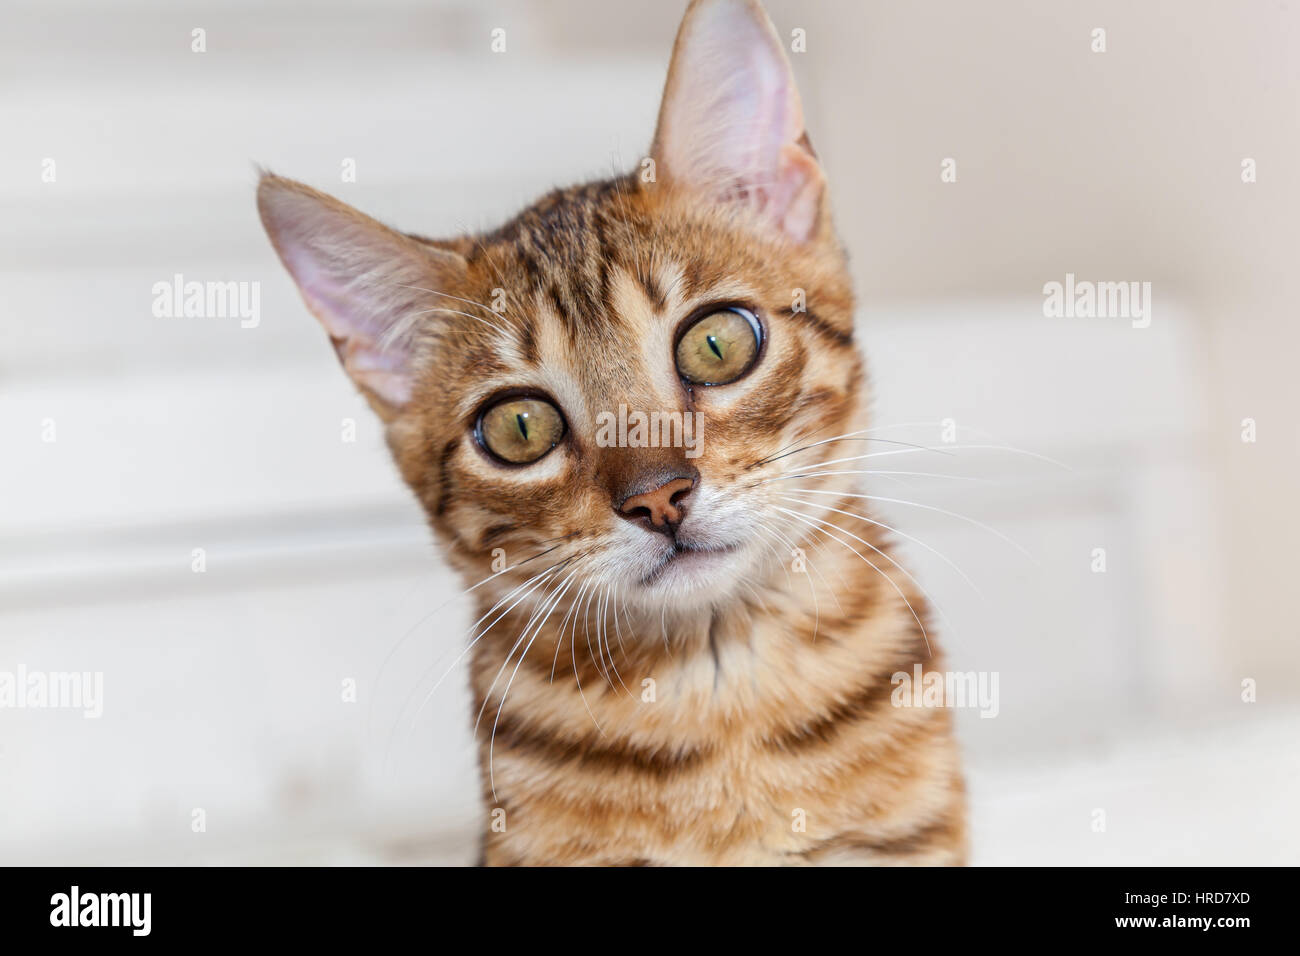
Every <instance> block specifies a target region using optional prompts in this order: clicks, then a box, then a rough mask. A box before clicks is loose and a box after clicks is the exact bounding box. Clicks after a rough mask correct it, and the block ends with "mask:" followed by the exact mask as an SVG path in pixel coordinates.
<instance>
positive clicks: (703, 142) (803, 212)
mask: <svg viewBox="0 0 1300 956" xmlns="http://www.w3.org/2000/svg"><path fill="white" fill-rule="evenodd" d="M651 155H652V156H653V157H654V159H655V165H656V167H658V169H659V170H661V173H660V175H661V176H662V177H663V178H665V179H666V180H668V181H670V182H673V183H679V184H682V185H685V186H687V187H690V188H693V189H696V190H699V191H701V192H703V193H705V194H707V195H708V197H709V198H711V199H713V200H715V201H720V202H746V203H749V204H751V205H752V206H754V207H755V208H757V209H758V210H759V211H760V212H761V213H762V215H763V216H764V217H765V218H766V219H768V220H769V221H770V222H771V223H773V224H774V225H776V226H777V227H778V228H780V229H781V230H782V231H783V232H785V234H786V235H788V236H790V238H792V239H795V240H797V241H800V242H802V241H805V240H808V239H810V238H812V237H813V236H814V234H815V233H816V231H817V228H818V225H819V219H820V217H821V211H822V196H823V193H824V192H825V178H824V177H823V175H822V169H821V165H820V164H819V163H818V162H817V157H816V154H815V153H813V151H812V147H811V145H810V144H809V142H808V136H807V134H806V133H805V131H804V125H803V107H802V105H801V104H800V102H799V92H798V90H796V89H795V84H794V75H793V73H792V72H791V70H790V62H789V60H787V59H786V55H785V50H784V48H783V47H782V46H781V41H780V39H779V38H778V36H777V33H776V29H775V28H774V27H773V26H772V21H771V20H769V19H768V17H767V14H766V13H765V12H764V11H763V8H762V6H760V5H759V3H758V2H757V0H694V2H693V3H692V4H691V5H690V7H689V8H688V9H687V11H686V16H685V18H684V19H683V20H682V25H681V27H680V28H679V29H678V31H677V42H676V44H675V45H674V46H673V59H672V65H671V67H669V70H668V81H667V83H666V84H665V86H664V98H663V104H662V105H661V106H660V108H659V125H658V127H657V128H656V130H655V140H654V146H653V147H652V149H651Z"/></svg>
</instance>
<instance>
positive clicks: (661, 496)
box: [619, 477, 695, 531]
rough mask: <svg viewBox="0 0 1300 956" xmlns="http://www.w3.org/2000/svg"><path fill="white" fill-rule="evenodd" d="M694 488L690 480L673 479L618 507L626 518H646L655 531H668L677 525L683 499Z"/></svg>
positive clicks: (683, 478) (693, 483)
mask: <svg viewBox="0 0 1300 956" xmlns="http://www.w3.org/2000/svg"><path fill="white" fill-rule="evenodd" d="M694 487H695V482H694V481H693V480H692V479H690V478H685V477H680V478H673V479H671V480H670V481H667V482H665V483H664V484H662V485H660V486H659V487H658V488H654V489H651V490H650V491H645V492H642V493H641V494H638V495H632V496H631V497H629V498H627V499H626V500H625V501H624V502H623V504H622V505H621V506H620V507H619V511H620V512H621V513H622V514H623V515H624V516H625V517H628V518H639V517H643V518H648V519H649V522H650V525H651V527H652V528H654V529H655V530H657V531H660V530H663V531H666V530H669V529H670V528H672V527H675V526H676V525H677V524H679V523H680V522H681V520H682V518H683V516H684V511H685V505H684V504H683V499H684V498H685V497H686V496H687V494H689V493H690V491H691V489H692V488H694Z"/></svg>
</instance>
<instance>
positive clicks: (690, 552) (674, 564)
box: [639, 541, 740, 587]
mask: <svg viewBox="0 0 1300 956" xmlns="http://www.w3.org/2000/svg"><path fill="white" fill-rule="evenodd" d="M739 547H740V546H739V545H738V544H726V545H716V546H711V547H706V546H704V545H696V544H690V543H689V542H685V541H678V542H676V544H675V547H674V548H673V549H672V550H671V551H669V552H668V553H667V554H666V555H664V557H663V558H662V559H661V560H660V561H659V563H658V564H657V565H655V566H654V568H652V569H651V570H650V572H649V573H648V574H646V575H645V576H643V577H642V578H641V580H640V582H639V583H640V584H641V586H642V587H653V586H654V585H656V584H659V583H661V582H662V581H663V579H664V578H665V577H667V576H668V575H670V574H681V573H687V572H690V571H694V570H696V569H699V568H703V567H706V566H707V565H709V564H710V563H712V562H714V561H716V560H717V559H718V558H720V557H722V556H723V555H727V554H732V553H733V552H735V551H736V550H737V549H738V548H739Z"/></svg>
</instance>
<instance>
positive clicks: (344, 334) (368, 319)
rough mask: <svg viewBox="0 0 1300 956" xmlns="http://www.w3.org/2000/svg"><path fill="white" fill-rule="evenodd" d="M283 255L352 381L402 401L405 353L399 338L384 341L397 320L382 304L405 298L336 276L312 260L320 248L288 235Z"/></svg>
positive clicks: (405, 396)
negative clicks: (314, 247)
mask: <svg viewBox="0 0 1300 956" xmlns="http://www.w3.org/2000/svg"><path fill="white" fill-rule="evenodd" d="M284 254H285V265H286V266H287V267H288V269H289V272H290V273H291V274H292V275H293V277H294V279H295V281H296V282H297V283H298V288H299V290H300V291H301V292H302V297H303V299H304V301H305V302H306V303H307V307H308V308H309V309H311V311H312V313H313V314H314V315H315V316H316V317H317V318H318V319H319V320H320V322H321V324H322V325H323V326H324V327H325V331H326V332H327V333H328V334H329V337H330V340H331V341H332V342H333V343H334V348H335V351H337V352H338V356H339V361H340V362H341V363H342V364H343V368H344V370H345V371H346V372H347V373H348V375H349V376H350V377H351V378H352V380H353V381H355V382H356V383H357V384H358V385H360V386H362V387H363V388H366V389H368V390H370V391H371V392H374V393H375V394H376V395H377V396H378V397H379V398H381V399H382V400H384V401H385V402H387V403H389V404H390V405H393V406H395V407H400V406H402V405H404V404H406V402H407V401H409V400H410V397H411V382H410V377H409V372H410V368H409V355H408V354H407V351H406V349H405V347H404V343H402V342H393V343H385V342H384V341H383V339H384V333H385V332H386V331H387V330H388V329H390V328H391V327H392V326H393V325H394V324H395V323H396V322H398V321H400V320H401V316H400V315H398V314H393V313H391V312H388V313H386V312H385V311H384V308H385V307H387V308H388V309H391V308H392V306H393V305H394V304H396V303H399V302H402V301H403V300H404V299H405V298H406V297H404V296H400V295H395V294H394V293H393V292H392V291H389V292H388V293H387V294H384V293H381V292H377V290H375V289H373V288H367V286H366V285H364V284H363V282H362V281H361V280H360V279H358V278H344V277H340V276H337V275H335V274H334V273H333V272H331V271H330V270H329V269H328V268H327V267H325V266H323V265H322V264H321V263H319V262H318V261H317V258H316V257H317V256H318V255H319V253H315V254H313V252H312V251H310V250H308V249H305V248H303V247H302V246H300V245H298V244H296V243H295V242H294V241H293V240H289V241H288V242H286V243H285V245H284ZM394 281H396V279H395V280H394ZM386 345H387V347H385V346H386Z"/></svg>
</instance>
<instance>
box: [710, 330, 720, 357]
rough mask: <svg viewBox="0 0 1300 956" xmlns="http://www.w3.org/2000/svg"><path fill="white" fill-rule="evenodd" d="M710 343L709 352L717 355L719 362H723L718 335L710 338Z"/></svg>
mask: <svg viewBox="0 0 1300 956" xmlns="http://www.w3.org/2000/svg"><path fill="white" fill-rule="evenodd" d="M708 343H709V351H711V352H712V353H713V354H714V355H716V356H717V357H718V361H719V362H721V361H722V348H721V347H720V346H719V345H718V337H717V336H716V335H710V336H708Z"/></svg>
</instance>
